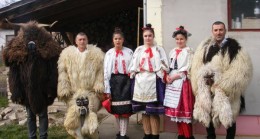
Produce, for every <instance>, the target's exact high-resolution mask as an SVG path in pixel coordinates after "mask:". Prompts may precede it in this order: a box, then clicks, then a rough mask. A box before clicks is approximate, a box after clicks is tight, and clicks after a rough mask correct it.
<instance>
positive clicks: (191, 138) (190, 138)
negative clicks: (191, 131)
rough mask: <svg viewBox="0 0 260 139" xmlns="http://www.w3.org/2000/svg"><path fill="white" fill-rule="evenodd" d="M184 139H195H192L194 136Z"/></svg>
mask: <svg viewBox="0 0 260 139" xmlns="http://www.w3.org/2000/svg"><path fill="white" fill-rule="evenodd" d="M186 139H195V138H194V136H191V137H189V138H186Z"/></svg>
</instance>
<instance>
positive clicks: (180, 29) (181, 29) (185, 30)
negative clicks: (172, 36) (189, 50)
mask: <svg viewBox="0 0 260 139" xmlns="http://www.w3.org/2000/svg"><path fill="white" fill-rule="evenodd" d="M176 30H184V31H186V30H185V29H182V28H176ZM186 32H187V31H186Z"/></svg>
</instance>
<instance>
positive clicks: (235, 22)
mask: <svg viewBox="0 0 260 139" xmlns="http://www.w3.org/2000/svg"><path fill="white" fill-rule="evenodd" d="M228 29H229V31H260V0H228Z"/></svg>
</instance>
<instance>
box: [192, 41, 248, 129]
mask: <svg viewBox="0 0 260 139" xmlns="http://www.w3.org/2000/svg"><path fill="white" fill-rule="evenodd" d="M213 42H214V41H213V38H209V39H207V40H206V41H204V42H202V43H201V44H200V45H199V47H198V48H197V50H196V52H195V54H194V57H193V63H192V67H191V82H192V89H193V92H194V95H195V97H196V98H195V99H196V100H195V106H194V111H193V117H194V119H196V120H198V121H199V122H201V123H202V124H203V125H204V126H206V127H209V124H210V121H212V122H213V124H214V126H215V127H219V126H220V124H222V125H223V126H224V127H225V128H228V127H230V126H232V123H234V122H235V120H236V117H237V116H238V114H239V111H240V103H241V102H240V97H241V96H243V95H244V92H245V90H246V87H247V86H248V84H249V82H250V80H251V78H252V70H253V67H252V63H251V59H250V57H249V55H248V54H247V53H246V52H245V50H244V49H243V48H241V47H240V46H239V44H238V43H237V41H236V40H234V39H231V38H227V42H226V43H225V44H224V46H222V47H221V48H220V50H219V51H218V52H217V53H216V54H212V56H210V55H211V54H208V50H209V48H210V46H212V45H213ZM205 56H208V57H205ZM206 75H214V77H213V80H214V83H213V85H212V86H209V85H206V83H205V78H204V77H205V76H206Z"/></svg>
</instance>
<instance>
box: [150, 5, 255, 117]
mask: <svg viewBox="0 0 260 139" xmlns="http://www.w3.org/2000/svg"><path fill="white" fill-rule="evenodd" d="M147 6H148V11H147V12H148V13H147V14H148V16H147V18H148V19H147V20H148V22H150V23H152V24H153V26H154V27H155V31H156V41H157V42H158V44H160V42H161V41H162V46H163V47H164V48H165V50H166V52H169V50H170V49H172V48H173V47H175V46H176V45H175V42H174V39H173V38H172V33H173V31H175V28H176V27H179V26H180V25H183V26H184V27H185V29H187V30H188V31H189V32H190V33H192V36H191V37H190V38H189V40H188V46H190V47H192V48H194V49H195V48H196V47H197V46H198V44H199V43H200V42H201V41H202V40H203V39H205V38H206V37H208V36H210V35H211V25H212V23H213V22H215V21H217V20H220V21H223V22H224V23H225V24H226V26H227V25H228V24H227V22H228V12H227V11H228V9H227V7H228V6H227V0H148V3H147ZM160 15H161V17H159V16H160ZM160 24H161V25H160ZM227 36H229V37H233V38H235V39H237V40H238V41H239V42H240V44H241V46H242V47H244V48H245V49H246V50H247V51H248V53H249V54H250V56H251V59H252V62H253V66H254V77H253V80H252V82H251V84H250V85H249V88H248V89H247V91H246V112H245V113H244V114H245V115H260V109H259V107H260V64H259V62H257V60H259V59H260V54H259V53H260V32H250V31H247V32H235V31H234V32H227Z"/></svg>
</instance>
